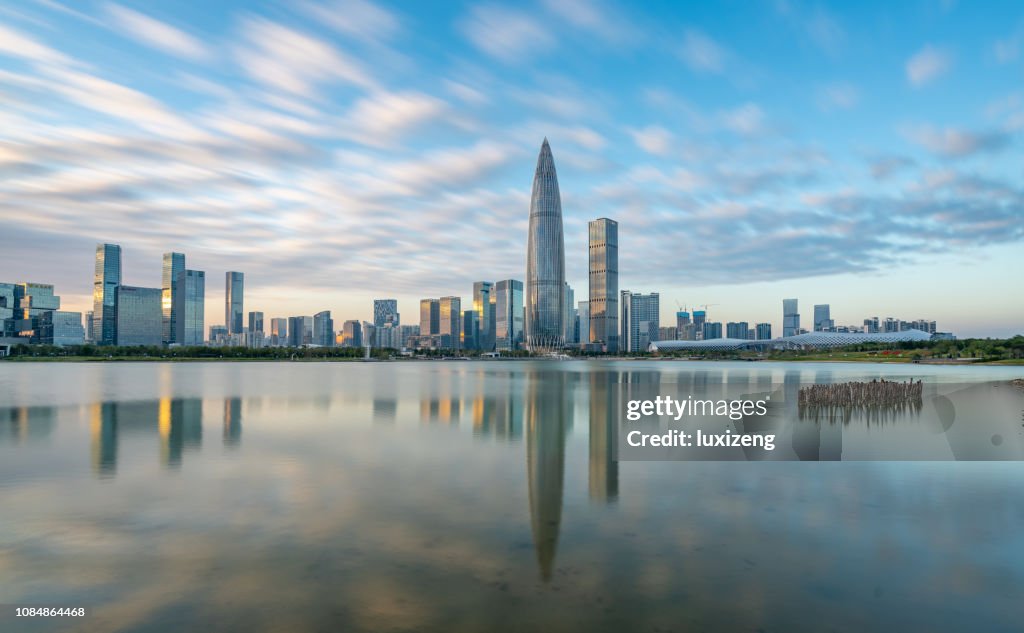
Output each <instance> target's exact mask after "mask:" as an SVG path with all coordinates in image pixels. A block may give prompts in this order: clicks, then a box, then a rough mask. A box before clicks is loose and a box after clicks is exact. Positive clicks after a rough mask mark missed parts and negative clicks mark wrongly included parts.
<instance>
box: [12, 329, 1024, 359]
mask: <svg viewBox="0 0 1024 633" xmlns="http://www.w3.org/2000/svg"><path fill="white" fill-rule="evenodd" d="M482 356H484V354H483V353H482V352H480V351H478V350H455V351H453V350H415V351H413V352H410V353H406V354H403V353H402V352H400V351H399V350H395V349H388V348H372V349H370V351H369V358H370V359H371V360H397V359H404V358H420V359H439V358H471V359H472V358H480V357H482ZM366 357H367V352H366V350H365V349H363V348H354V347H308V348H293V347H263V348H246V347H207V346H197V347H168V348H164V347H143V346H140V347H115V346H97V345H69V346H65V347H59V346H53V345H15V346H13V347H12V348H11V353H10V356H8V357H6V358H5V359H3V360H8V361H19V360H23V361H31V360H53V361H60V360H66V361H110V360H167V361H186V360H196V361H224V360H262V361H273V360H281V361H284V360H323V361H345V360H362V359H365V358H366ZM501 357H502V358H532V357H537V356H535V355H533V354H531V353H530V352H527V351H525V350H516V351H513V352H502V353H501ZM565 357H569V358H606V359H643V358H647V359H651V358H658V359H666V360H672V359H680V360H682V359H687V360H751V361H756V360H777V361H844V362H890V363H937V364H941V363H958V364H972V363H986V364H988V363H997V364H1024V336H1021V335H1018V336H1014V337H1013V338H1009V339H959V340H952V341H948V340H943V341H922V342H905V343H896V344H892V343H890V344H886V345H883V344H877V343H872V344H867V343H864V344H858V345H849V346H846V347H838V348H831V349H803V350H770V351H764V352H758V351H753V350H741V351H736V350H731V351H721V352H702V353H700V354H694V353H692V352H689V353H688V352H669V353H665V352H661V353H657V354H652V353H649V352H641V353H631V354H617V355H614V356H609V355H603V354H587V353H583V352H581V351H578V350H571V349H567V350H565V353H564V354H563V355H562V356H561V358H565Z"/></svg>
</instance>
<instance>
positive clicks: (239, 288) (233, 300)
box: [224, 272, 245, 334]
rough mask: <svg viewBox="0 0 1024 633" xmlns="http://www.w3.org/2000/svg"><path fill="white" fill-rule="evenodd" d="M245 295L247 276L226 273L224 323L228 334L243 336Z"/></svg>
mask: <svg viewBox="0 0 1024 633" xmlns="http://www.w3.org/2000/svg"><path fill="white" fill-rule="evenodd" d="M244 294H245V275H244V274H243V273H236V272H227V273H224V323H225V325H226V326H227V328H228V334H241V333H242V332H243V331H244V328H245V323H244V321H243V319H244V316H243V312H242V309H243V305H242V303H243V296H244Z"/></svg>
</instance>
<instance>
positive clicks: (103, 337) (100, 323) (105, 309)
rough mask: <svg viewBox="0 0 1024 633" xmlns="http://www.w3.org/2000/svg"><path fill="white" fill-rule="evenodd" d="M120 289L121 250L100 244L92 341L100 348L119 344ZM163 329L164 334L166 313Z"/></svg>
mask: <svg viewBox="0 0 1024 633" xmlns="http://www.w3.org/2000/svg"><path fill="white" fill-rule="evenodd" d="M120 285H121V247H120V246H118V245H117V244H97V245H96V273H95V275H94V276H93V287H92V300H93V306H92V318H93V327H94V328H95V331H94V332H93V340H94V341H95V342H96V344H97V345H115V344H116V342H117V287H118V286H120ZM162 294H163V293H161V295H162ZM160 328H161V331H162V330H163V313H161V315H160Z"/></svg>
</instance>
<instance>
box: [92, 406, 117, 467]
mask: <svg viewBox="0 0 1024 633" xmlns="http://www.w3.org/2000/svg"><path fill="white" fill-rule="evenodd" d="M90 436H91V445H92V469H93V472H95V473H96V474H97V475H99V476H100V477H101V478H108V477H113V476H114V475H115V474H116V473H117V405H116V404H114V403H113V402H104V403H99V402H97V403H94V404H93V405H92V409H91V411H90Z"/></svg>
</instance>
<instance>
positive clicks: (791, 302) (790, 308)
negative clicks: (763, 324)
mask: <svg viewBox="0 0 1024 633" xmlns="http://www.w3.org/2000/svg"><path fill="white" fill-rule="evenodd" d="M799 333H800V311H799V309H798V308H797V301H796V299H783V300H782V335H783V336H796V335H797V334H799Z"/></svg>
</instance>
